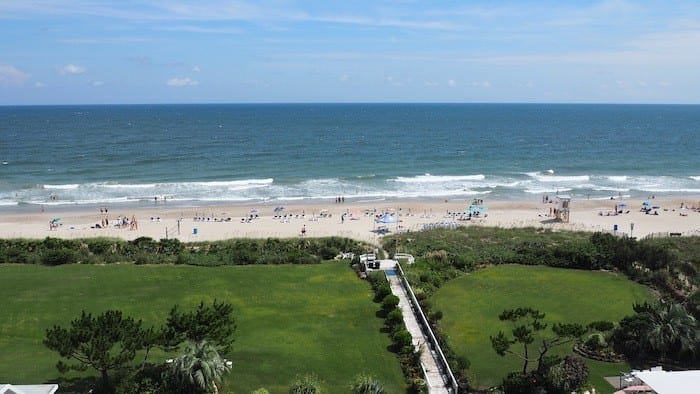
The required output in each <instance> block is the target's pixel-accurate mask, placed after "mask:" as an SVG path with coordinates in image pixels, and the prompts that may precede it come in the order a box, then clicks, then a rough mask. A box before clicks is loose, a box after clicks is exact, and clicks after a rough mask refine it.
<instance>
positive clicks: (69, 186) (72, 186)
mask: <svg viewBox="0 0 700 394" xmlns="http://www.w3.org/2000/svg"><path fill="white" fill-rule="evenodd" d="M42 187H43V188H44V189H57V190H72V189H77V188H78V187H80V185H79V184H77V183H70V184H66V185H43V186H42Z"/></svg>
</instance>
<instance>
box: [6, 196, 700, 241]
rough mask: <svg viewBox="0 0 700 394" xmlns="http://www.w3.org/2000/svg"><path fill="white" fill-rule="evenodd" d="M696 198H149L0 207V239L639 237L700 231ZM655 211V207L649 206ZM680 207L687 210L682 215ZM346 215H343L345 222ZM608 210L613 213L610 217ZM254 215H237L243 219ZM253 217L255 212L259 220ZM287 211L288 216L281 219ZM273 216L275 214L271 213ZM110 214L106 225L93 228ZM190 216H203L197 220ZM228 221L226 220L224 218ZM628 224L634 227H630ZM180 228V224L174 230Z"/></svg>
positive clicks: (183, 239)
mask: <svg viewBox="0 0 700 394" xmlns="http://www.w3.org/2000/svg"><path fill="white" fill-rule="evenodd" d="M698 201H700V199H698V198H692V199H691V198H685V199H679V198H674V199H659V198H656V199H654V200H652V202H653V205H658V206H660V208H659V209H657V210H656V211H658V215H653V214H652V215H649V214H645V213H644V212H640V209H641V208H642V200H639V199H636V200H635V199H625V200H614V201H612V200H573V201H572V207H571V215H570V222H569V223H558V222H555V221H553V220H552V218H551V217H548V216H547V215H548V213H549V208H550V207H554V204H547V203H542V202H541V201H485V202H484V203H485V205H487V206H488V216H487V217H485V218H478V219H472V220H457V219H458V218H459V215H458V214H456V215H455V214H453V213H460V212H464V211H465V210H466V209H467V206H468V205H469V203H468V202H465V201H463V200H462V201H434V202H430V201H420V202H417V201H411V202H407V201H377V202H345V203H333V202H330V203H328V204H285V205H284V210H282V211H277V212H276V211H275V208H276V207H277V206H278V205H263V204H256V205H250V206H200V207H181V206H169V205H168V203H159V204H154V205H153V207H152V208H127V207H116V208H113V209H110V210H109V212H108V214H104V213H100V210H99V208H94V207H93V208H75V209H70V208H69V209H66V208H61V209H60V211H59V210H52V207H51V206H48V207H45V208H44V209H45V210H44V212H37V213H35V214H26V213H22V214H18V213H1V214H0V238H5V239H7V238H40V239H43V238H46V237H57V238H90V237H118V238H123V239H127V240H131V239H135V238H138V237H150V238H153V239H156V240H159V239H162V238H177V239H179V240H181V241H183V242H196V241H213V240H222V239H230V238H268V237H274V238H290V237H299V236H301V230H302V227H305V228H306V236H307V237H325V236H340V237H348V238H353V239H358V240H363V241H368V242H371V243H378V241H379V239H380V238H381V236H382V235H381V234H379V233H378V232H377V231H376V230H377V228H378V227H379V226H380V225H379V224H378V223H376V222H375V220H374V218H375V215H376V214H380V213H382V212H387V211H388V212H392V213H394V214H398V218H399V222H398V223H388V224H385V225H383V226H386V228H387V229H388V230H389V233H394V232H397V231H420V230H422V229H423V228H424V227H425V226H426V225H429V224H434V223H457V224H458V225H461V226H498V227H504V228H510V227H536V228H546V229H551V230H553V231H560V230H576V231H589V232H595V231H606V232H613V229H614V226H615V225H617V226H618V231H617V232H618V233H624V234H627V235H631V236H634V237H638V238H642V237H645V236H647V235H649V234H654V233H660V234H665V235H668V233H680V234H682V235H700V210H698V211H697V212H696V211H694V210H692V209H691V210H684V211H681V210H680V209H679V208H680V204H681V203H684V204H687V205H689V206H690V207H691V208H692V207H695V208H700V203H699V202H698ZM620 203H624V204H627V207H625V208H624V209H623V211H624V212H627V211H629V213H622V214H618V215H616V216H615V215H612V212H613V210H614V207H615V206H616V204H620ZM652 212H653V211H652ZM681 212H683V213H687V216H682V215H681ZM343 214H345V218H344V220H343V218H342V217H343ZM608 214H610V215H611V216H608ZM251 215H252V216H253V219H252V220H247V221H242V219H243V218H250V216H251ZM256 215H257V218H256ZM284 215H287V218H286V219H284ZM118 216H126V217H128V218H131V217H132V216H135V217H136V219H137V221H138V229H133V230H132V229H130V226H126V228H116V227H114V224H116V222H117V217H118ZM276 216H277V217H276ZM55 217H60V221H59V222H58V223H59V225H58V227H57V228H55V229H53V230H50V229H49V222H50V221H51V220H52V219H53V218H55ZM104 217H107V218H109V220H110V226H109V227H108V228H91V227H93V226H94V225H95V224H97V223H100V222H101V220H102V219H103V218H104ZM195 218H202V219H201V220H196V219H195ZM227 219H230V220H228V221H227ZM632 224H633V226H634V229H633V230H631V228H632ZM178 227H179V229H178Z"/></svg>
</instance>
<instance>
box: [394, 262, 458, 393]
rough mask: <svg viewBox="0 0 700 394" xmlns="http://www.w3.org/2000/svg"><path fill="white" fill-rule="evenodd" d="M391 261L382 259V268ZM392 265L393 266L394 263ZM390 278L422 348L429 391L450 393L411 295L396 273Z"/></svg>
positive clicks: (412, 332) (402, 310)
mask: <svg viewBox="0 0 700 394" xmlns="http://www.w3.org/2000/svg"><path fill="white" fill-rule="evenodd" d="M389 262H391V263H395V262H394V261H392V260H389ZM389 262H387V263H385V261H382V268H384V267H385V266H386V265H389V264H390V263H389ZM391 266H392V268H393V265H391ZM388 278H389V284H390V285H391V292H392V293H393V294H394V295H395V296H397V297H399V308H401V312H402V313H403V319H404V324H405V325H406V329H407V330H408V332H410V333H411V336H412V337H413V346H415V348H416V350H419V349H420V350H421V357H420V361H421V364H422V365H423V370H424V371H425V378H426V382H425V383H426V385H427V386H428V392H429V393H431V394H433V393H435V394H442V393H445V394H448V393H449V391H448V389H447V386H446V385H445V381H444V380H443V377H442V373H441V372H440V368H438V365H439V364H438V361H437V358H436V354H435V351H433V350H431V349H429V347H428V346H427V345H426V344H428V343H429V342H428V341H427V339H426V337H425V335H424V334H423V330H421V328H420V325H419V324H418V320H417V319H416V315H415V313H414V311H413V309H412V308H411V303H410V301H409V298H408V297H409V296H408V294H406V291H405V290H404V288H403V286H402V285H401V279H400V278H399V277H398V276H397V275H395V274H394V275H388Z"/></svg>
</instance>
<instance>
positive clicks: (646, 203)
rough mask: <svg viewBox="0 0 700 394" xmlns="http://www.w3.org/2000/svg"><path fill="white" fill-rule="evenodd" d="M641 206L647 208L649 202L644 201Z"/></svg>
mask: <svg viewBox="0 0 700 394" xmlns="http://www.w3.org/2000/svg"><path fill="white" fill-rule="evenodd" d="M642 205H644V206H645V207H648V206H649V205H651V202H650V201H644V202H643V203H642Z"/></svg>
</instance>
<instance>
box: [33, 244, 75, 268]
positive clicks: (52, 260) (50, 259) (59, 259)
mask: <svg viewBox="0 0 700 394" xmlns="http://www.w3.org/2000/svg"><path fill="white" fill-rule="evenodd" d="M41 260H42V261H41V262H42V263H43V264H45V265H62V264H73V263H76V262H78V256H77V253H76V252H75V251H73V250H72V249H68V248H60V249H50V250H48V251H46V253H45V254H44V255H43V257H42V259H41Z"/></svg>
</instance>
